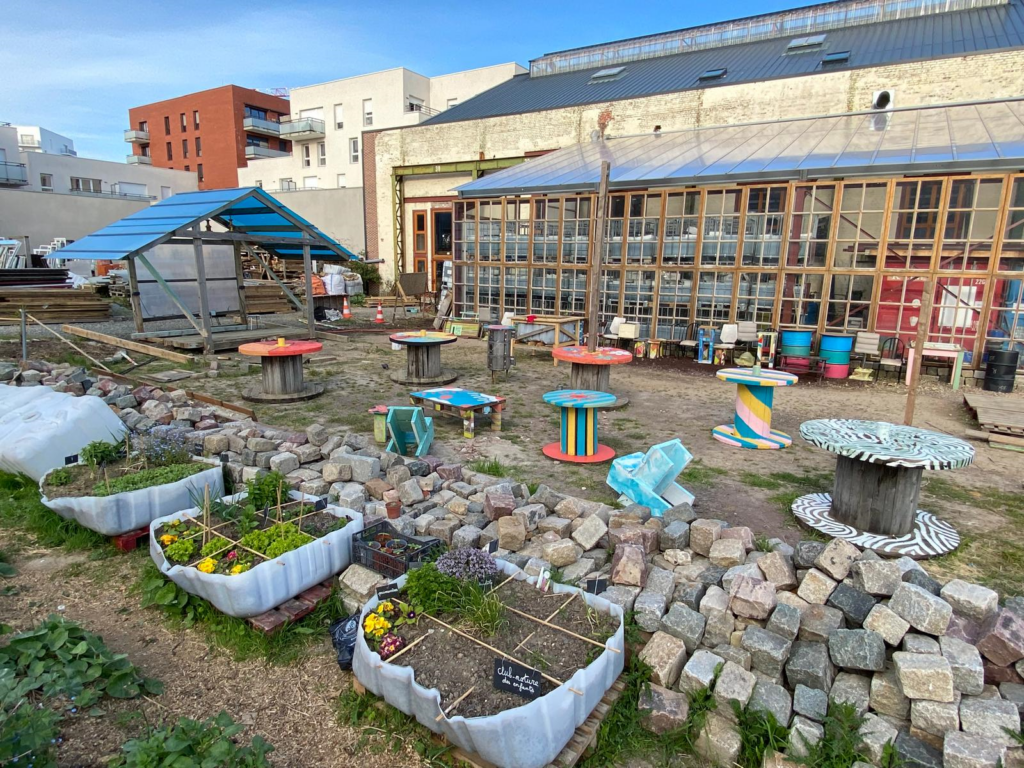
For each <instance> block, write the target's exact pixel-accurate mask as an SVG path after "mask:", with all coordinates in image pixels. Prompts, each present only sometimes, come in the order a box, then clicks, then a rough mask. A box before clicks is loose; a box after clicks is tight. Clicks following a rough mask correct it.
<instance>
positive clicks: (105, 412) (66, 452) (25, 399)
mask: <svg viewBox="0 0 1024 768" xmlns="http://www.w3.org/2000/svg"><path fill="white" fill-rule="evenodd" d="M126 431H127V430H126V428H125V426H124V424H123V423H122V422H121V420H120V419H119V418H118V417H117V416H116V415H115V414H114V412H113V411H112V410H110V407H109V406H108V405H107V404H106V403H104V402H103V401H102V400H100V399H99V398H98V397H92V396H91V395H86V396H84V397H75V396H74V395H69V394H67V393H65V392H54V391H53V390H52V389H50V388H49V387H11V386H8V385H6V384H5V385H0V469H2V470H4V471H6V472H13V473H15V474H18V473H22V474H25V475H28V476H29V477H31V478H32V479H33V480H36V481H38V480H40V479H41V478H42V477H43V475H45V474H46V473H47V471H49V470H51V469H54V468H55V467H63V466H65V465H66V464H68V463H72V464H73V463H75V462H76V461H77V460H78V459H77V458H76V457H77V455H78V452H79V451H80V450H82V449H83V448H84V447H85V446H87V445H88V444H89V443H91V442H93V441H94V440H105V441H107V442H114V443H116V442H120V441H121V440H122V439H124V434H125V432H126Z"/></svg>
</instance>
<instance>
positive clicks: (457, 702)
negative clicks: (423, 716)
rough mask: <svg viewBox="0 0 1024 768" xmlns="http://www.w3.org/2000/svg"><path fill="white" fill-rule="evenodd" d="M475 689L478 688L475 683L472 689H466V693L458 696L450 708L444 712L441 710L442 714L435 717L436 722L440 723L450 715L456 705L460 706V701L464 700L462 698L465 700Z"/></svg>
mask: <svg viewBox="0 0 1024 768" xmlns="http://www.w3.org/2000/svg"><path fill="white" fill-rule="evenodd" d="M475 690H476V686H475V685H474V686H473V687H472V688H470V689H469V690H468V691H466V692H465V693H464V694H462V695H461V696H459V698H457V699H456V700H455V701H453V702H452V703H451V706H450V707H448V709H446V710H444V711H443V712H441V714H440V715H438V716H437V717H435V718H434V722H435V723H440V722H441V721H442V720H443V719H444V718H445V717H447V716H448V715H450V714H451V713H452V710H453V709H455V708H456V707H457V706H458V705H459V704H460V703H461V702H462V700H463V699H464V698H466V697H467V696H469V694H471V693H472V692H473V691H475Z"/></svg>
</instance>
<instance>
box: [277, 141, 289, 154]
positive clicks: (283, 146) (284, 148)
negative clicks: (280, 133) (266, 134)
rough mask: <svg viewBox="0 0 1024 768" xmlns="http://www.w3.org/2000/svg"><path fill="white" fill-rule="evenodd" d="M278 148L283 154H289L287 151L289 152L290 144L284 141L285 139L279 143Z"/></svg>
mask: <svg viewBox="0 0 1024 768" xmlns="http://www.w3.org/2000/svg"><path fill="white" fill-rule="evenodd" d="M277 148H278V149H279V150H280V151H281V152H287V151H288V142H287V141H284V140H283V139H282V140H281V141H278V142H277Z"/></svg>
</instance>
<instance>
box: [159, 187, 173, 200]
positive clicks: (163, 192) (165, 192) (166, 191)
mask: <svg viewBox="0 0 1024 768" xmlns="http://www.w3.org/2000/svg"><path fill="white" fill-rule="evenodd" d="M171 194H172V192H171V188H170V187H160V199H161V200H166V199H167V198H168V197H170V196H171Z"/></svg>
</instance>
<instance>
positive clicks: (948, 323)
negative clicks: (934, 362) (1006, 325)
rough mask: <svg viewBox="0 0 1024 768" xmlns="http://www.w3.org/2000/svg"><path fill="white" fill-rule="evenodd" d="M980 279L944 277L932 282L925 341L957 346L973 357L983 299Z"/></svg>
mask: <svg viewBox="0 0 1024 768" xmlns="http://www.w3.org/2000/svg"><path fill="white" fill-rule="evenodd" d="M986 282H987V280H986V278H984V277H945V276H941V277H939V278H938V280H936V282H935V295H934V296H933V297H932V324H931V327H930V328H929V329H928V340H929V341H941V342H946V343H952V344H957V345H959V346H961V347H963V348H964V349H966V350H967V351H968V352H969V353H972V354H973V351H974V344H975V342H976V341H977V337H978V326H979V324H980V323H981V316H982V304H983V302H984V298H985V283H986Z"/></svg>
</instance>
